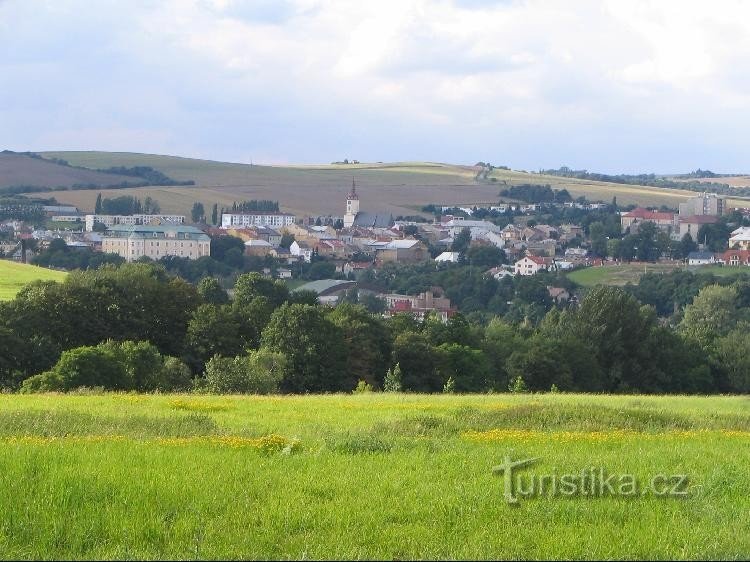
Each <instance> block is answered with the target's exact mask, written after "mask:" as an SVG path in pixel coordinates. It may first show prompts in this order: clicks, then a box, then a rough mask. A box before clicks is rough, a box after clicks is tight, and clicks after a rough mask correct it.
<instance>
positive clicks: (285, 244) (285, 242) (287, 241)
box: [279, 232, 294, 250]
mask: <svg viewBox="0 0 750 562" xmlns="http://www.w3.org/2000/svg"><path fill="white" fill-rule="evenodd" d="M292 242H294V234H289V233H288V232H284V233H283V234H282V235H281V242H279V247H280V248H286V249H287V250H288V249H289V246H291V245H292Z"/></svg>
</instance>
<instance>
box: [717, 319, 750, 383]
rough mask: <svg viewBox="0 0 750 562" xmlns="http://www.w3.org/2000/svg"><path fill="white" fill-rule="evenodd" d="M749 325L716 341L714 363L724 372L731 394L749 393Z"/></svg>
mask: <svg viewBox="0 0 750 562" xmlns="http://www.w3.org/2000/svg"><path fill="white" fill-rule="evenodd" d="M748 328H750V325H747V324H744V325H742V327H740V328H737V329H734V330H732V331H731V332H729V333H728V334H727V335H725V336H723V337H720V338H718V339H717V340H716V345H715V352H714V357H715V361H716V362H717V363H718V364H719V365H720V366H721V367H722V368H723V369H724V370H725V371H726V376H727V381H728V383H729V387H730V390H731V391H732V392H741V393H743V394H747V393H748V392H750V354H748V352H747V350H748V349H750V332H749V331H748Z"/></svg>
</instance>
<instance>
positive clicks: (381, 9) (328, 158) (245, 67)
mask: <svg viewBox="0 0 750 562" xmlns="http://www.w3.org/2000/svg"><path fill="white" fill-rule="evenodd" d="M748 131H750V2H743V1H731V0H713V1H711V2H706V1H701V2H692V1H690V0H680V1H672V0H658V1H653V2H651V1H644V0H599V1H597V0H570V1H565V2H560V1H555V0H546V1H534V0H531V1H522V0H505V1H489V0H446V1H438V0H435V1H429V2H428V1H424V0H396V1H390V0H378V1H377V2H373V1H368V2H365V1H357V0H257V1H239V0H162V1H156V0H121V1H115V0H97V1H96V2H91V1H90V0H46V1H45V0H0V149H10V150H17V151H24V150H31V151H43V150H107V151H129V152H148V153H157V154H175V155H180V156H189V157H199V158H207V159H213V160H225V161H232V162H254V163H265V164H285V163H328V162H332V161H336V160H343V159H344V158H349V159H350V160H351V159H357V160H360V161H362V162H377V161H383V162H395V161H414V160H419V161H432V162H450V163H456V164H474V163H475V162H477V161H480V160H481V161H485V162H491V163H493V164H495V165H506V166H510V167H511V168H513V169H524V170H538V169H541V168H557V167H559V166H562V165H565V166H569V167H572V168H576V169H584V168H585V169H588V170H589V171H598V172H605V173H641V172H655V173H677V172H688V171H690V170H694V169H696V168H699V167H700V168H702V169H711V170H713V171H716V172H726V173H729V172H745V173H747V172H750V162H748V150H747V148H748V144H749V143H748V140H747V139H748Z"/></svg>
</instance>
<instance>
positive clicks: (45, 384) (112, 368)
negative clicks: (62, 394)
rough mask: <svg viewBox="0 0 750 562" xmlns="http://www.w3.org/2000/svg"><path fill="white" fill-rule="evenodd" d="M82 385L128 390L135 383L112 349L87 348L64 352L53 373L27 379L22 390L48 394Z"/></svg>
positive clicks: (49, 372)
mask: <svg viewBox="0 0 750 562" xmlns="http://www.w3.org/2000/svg"><path fill="white" fill-rule="evenodd" d="M82 386H86V387H92V386H101V387H104V388H106V389H109V390H128V389H129V388H130V387H131V384H130V381H129V380H128V376H127V373H126V372H125V368H124V366H123V365H122V363H120V361H118V358H117V357H116V356H115V354H113V353H112V351H111V350H109V349H106V348H104V347H103V346H96V347H88V346H86V347H77V348H74V349H69V350H68V351H64V352H63V354H62V355H61V356H60V360H59V361H58V362H57V364H56V365H55V366H54V367H52V369H51V370H49V371H47V372H45V373H42V374H40V375H36V376H34V377H31V379H27V380H26V381H24V384H23V385H22V387H21V388H22V389H23V390H24V391H26V392H47V391H52V390H60V391H67V390H73V389H74V388H79V387H82ZM32 389H33V390H32Z"/></svg>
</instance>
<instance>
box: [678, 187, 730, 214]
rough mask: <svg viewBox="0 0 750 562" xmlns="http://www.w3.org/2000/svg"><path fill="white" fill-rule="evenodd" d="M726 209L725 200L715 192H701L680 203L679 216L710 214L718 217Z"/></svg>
mask: <svg viewBox="0 0 750 562" xmlns="http://www.w3.org/2000/svg"><path fill="white" fill-rule="evenodd" d="M725 209H726V201H725V200H724V198H723V197H719V196H718V195H716V194H715V193H701V194H700V195H698V196H697V197H691V198H690V199H688V200H687V201H685V202H684V203H680V217H690V216H694V215H698V216H701V215H712V216H715V217H720V216H721V215H723V214H724V210H725Z"/></svg>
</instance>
